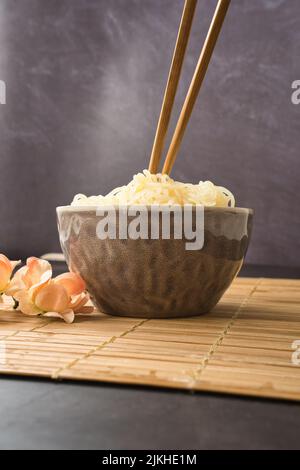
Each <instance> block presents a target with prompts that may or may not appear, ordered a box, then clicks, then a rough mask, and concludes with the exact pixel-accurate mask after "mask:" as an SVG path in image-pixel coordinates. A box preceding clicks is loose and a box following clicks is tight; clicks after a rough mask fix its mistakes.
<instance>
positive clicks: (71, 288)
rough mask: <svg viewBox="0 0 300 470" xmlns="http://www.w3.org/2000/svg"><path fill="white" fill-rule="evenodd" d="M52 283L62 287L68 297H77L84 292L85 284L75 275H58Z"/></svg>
mask: <svg viewBox="0 0 300 470" xmlns="http://www.w3.org/2000/svg"><path fill="white" fill-rule="evenodd" d="M54 281H55V282H56V283H57V284H60V285H61V286H63V287H64V288H65V289H66V291H67V292H68V294H69V295H78V294H81V293H82V292H83V291H84V290H85V282H84V280H83V279H82V277H81V276H80V275H79V274H77V273H64V274H60V275H59V276H57V277H56V278H55V279H54Z"/></svg>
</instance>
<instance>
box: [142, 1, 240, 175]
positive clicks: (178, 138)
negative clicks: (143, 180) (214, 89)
mask: <svg viewBox="0 0 300 470" xmlns="http://www.w3.org/2000/svg"><path fill="white" fill-rule="evenodd" d="M230 1H231V0H219V1H218V4H217V7H216V10H215V13H214V16H213V19H212V21H211V24H210V27H209V30H208V33H207V36H206V39H205V42H204V45H203V48H202V51H201V54H200V57H199V60H198V63H197V66H196V69H195V72H194V76H193V78H192V81H191V84H190V87H189V90H188V92H187V95H186V98H185V101H184V104H183V107H182V110H181V113H180V115H179V118H178V121H177V125H176V128H175V131H174V134H173V137H172V140H171V144H170V147H169V150H168V152H167V156H166V159H165V163H164V166H163V170H162V173H166V174H169V173H170V172H171V170H172V167H173V165H174V162H175V159H176V156H177V153H178V150H179V147H180V144H181V142H182V139H183V135H184V132H185V129H186V127H187V124H188V121H189V119H190V116H191V114H192V111H193V107H194V104H195V102H196V99H197V96H198V94H199V91H200V88H201V85H202V82H203V80H204V77H205V74H206V71H207V68H208V65H209V62H210V59H211V56H212V53H213V51H214V48H215V45H216V42H217V39H218V36H219V33H220V31H221V28H222V25H223V21H224V19H225V16H226V13H227V10H228V7H229V4H230ZM196 5H197V0H185V4H184V9H183V13H182V18H181V22H180V26H179V31H178V36H177V41H176V45H175V50H174V54H173V59H172V63H171V67H170V72H169V77H168V81H167V86H166V90H165V94H164V98H163V103H162V108H161V112H160V116H159V120H158V125H157V130H156V134H155V139H154V143H153V148H152V153H151V158H150V164H149V171H150V172H151V173H157V172H158V168H159V163H160V160H161V156H162V152H163V147H164V142H165V138H166V134H167V130H168V126H169V122H170V117H171V112H172V108H173V104H174V99H175V95H176V91H177V87H178V83H179V78H180V73H181V69H182V64H183V59H184V55H185V51H186V47H187V44H188V40H189V35H190V31H191V27H192V22H193V17H194V13H195V9H196Z"/></svg>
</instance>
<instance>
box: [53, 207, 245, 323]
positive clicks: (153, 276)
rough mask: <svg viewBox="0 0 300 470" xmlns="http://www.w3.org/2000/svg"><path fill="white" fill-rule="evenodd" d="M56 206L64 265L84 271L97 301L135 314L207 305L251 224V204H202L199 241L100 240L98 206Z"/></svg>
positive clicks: (231, 269) (184, 311) (189, 312)
mask: <svg viewBox="0 0 300 470" xmlns="http://www.w3.org/2000/svg"><path fill="white" fill-rule="evenodd" d="M57 213H58V229H59V234H60V242H61V246H62V250H63V252H64V254H65V257H66V261H67V263H68V266H69V268H70V270H72V271H75V272H78V273H79V274H80V275H81V276H82V277H83V279H84V280H85V282H86V285H87V289H88V291H89V293H90V295H91V298H92V300H93V302H94V304H95V305H96V306H97V308H99V309H100V310H101V311H102V312H104V313H108V314H111V315H121V316H130V317H140V318H175V317H187V316H194V315H200V314H203V313H208V312H209V311H210V310H211V309H212V308H213V307H214V306H215V305H216V304H217V302H218V301H219V299H220V298H221V296H222V295H223V293H224V292H225V291H226V289H227V288H228V287H229V286H230V284H231V282H232V281H233V279H234V278H235V276H236V275H237V273H238V272H239V270H240V268H241V266H242V263H243V259H244V257H245V254H246V251H247V248H248V244H249V238H250V234H251V227H252V211H251V210H250V209H235V208H205V214H204V227H205V230H204V246H203V248H202V249H201V250H197V251H188V250H186V248H185V243H186V240H185V239H182V240H177V239H174V238H173V239H170V240H164V239H158V240H143V239H138V240H131V239H127V240H120V239H115V240H113V239H109V238H107V239H105V240H100V239H99V238H97V236H96V228H97V223H98V222H99V220H100V219H101V216H98V215H96V211H95V210H93V209H86V210H82V209H78V208H75V207H74V208H70V207H66V208H58V211H57ZM150 223H151V221H150V219H149V224H150ZM171 233H172V218H171Z"/></svg>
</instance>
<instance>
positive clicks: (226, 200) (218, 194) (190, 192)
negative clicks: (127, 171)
mask: <svg viewBox="0 0 300 470" xmlns="http://www.w3.org/2000/svg"><path fill="white" fill-rule="evenodd" d="M139 204H142V205H152V204H159V205H165V204H166V205H175V204H176V205H181V206H183V205H184V204H191V205H197V204H199V205H204V206H215V207H234V205H235V199H234V196H233V194H232V193H231V192H230V191H228V189H226V188H223V187H222V186H216V185H214V184H213V183H212V182H211V181H200V182H199V183H198V184H191V183H181V182H179V181H174V180H173V179H172V178H170V177H169V176H168V175H165V174H160V173H158V174H156V175H153V174H151V173H150V172H149V171H148V170H144V171H143V173H138V174H137V175H135V176H134V177H133V179H132V181H130V183H129V184H127V185H126V186H121V187H119V188H116V189H114V190H112V191H111V192H110V193H108V194H107V195H106V196H89V197H88V196H85V195H84V194H77V195H76V196H75V197H74V199H73V201H72V203H71V205H72V206H90V205H91V206H99V205H100V206H101V205H139Z"/></svg>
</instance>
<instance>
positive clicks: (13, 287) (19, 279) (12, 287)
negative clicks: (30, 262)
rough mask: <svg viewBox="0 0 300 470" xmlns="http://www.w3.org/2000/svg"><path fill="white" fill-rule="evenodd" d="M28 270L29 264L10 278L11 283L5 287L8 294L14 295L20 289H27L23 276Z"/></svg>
mask: <svg viewBox="0 0 300 470" xmlns="http://www.w3.org/2000/svg"><path fill="white" fill-rule="evenodd" d="M26 271H27V266H23V267H22V268H20V269H18V271H17V272H16V273H15V274H14V276H13V278H12V279H11V280H10V283H9V284H8V286H7V287H6V289H5V293H6V295H11V296H14V295H15V293H16V292H18V291H19V290H22V289H25V288H26V285H25V283H24V280H23V276H24V274H25V273H26Z"/></svg>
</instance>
